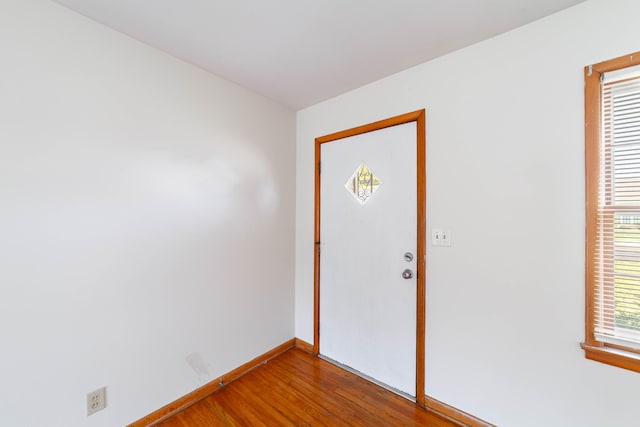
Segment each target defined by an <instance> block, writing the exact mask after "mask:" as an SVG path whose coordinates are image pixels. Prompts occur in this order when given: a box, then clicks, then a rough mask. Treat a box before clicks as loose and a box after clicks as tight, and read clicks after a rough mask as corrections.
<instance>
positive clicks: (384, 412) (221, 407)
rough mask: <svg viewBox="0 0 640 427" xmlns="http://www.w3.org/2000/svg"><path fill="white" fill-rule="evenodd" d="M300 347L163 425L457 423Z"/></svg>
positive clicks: (391, 424) (413, 424) (390, 424)
mask: <svg viewBox="0 0 640 427" xmlns="http://www.w3.org/2000/svg"><path fill="white" fill-rule="evenodd" d="M457 425H458V424H455V423H453V422H451V421H448V420H446V419H444V418H442V417H440V416H438V415H437V414H434V413H432V412H430V411H428V410H425V409H422V408H419V407H417V406H416V405H415V404H414V403H413V402H410V401H408V400H406V399H404V398H402V397H400V396H398V395H396V394H394V393H392V392H390V391H388V390H385V389H384V388H382V387H379V386H377V385H375V384H372V383H370V382H369V381H367V380H364V379H362V378H360V377H358V376H356V375H353V374H351V373H349V372H347V371H345V370H343V369H341V368H338V367H337V366H334V365H332V364H331V363H329V362H326V361H324V360H322V359H319V358H317V357H313V356H311V355H310V354H308V353H306V352H304V351H302V350H299V349H293V350H290V351H288V352H286V353H284V354H282V355H280V356H278V357H277V358H275V359H273V360H271V361H270V362H268V363H266V364H264V365H262V366H259V367H258V368H256V369H254V370H253V371H251V372H249V373H248V374H246V375H244V376H242V377H241V378H239V379H237V380H236V381H233V382H232V383H230V384H228V385H227V386H225V387H224V388H223V389H221V390H219V391H217V392H215V393H213V394H212V395H210V396H209V397H207V398H205V399H204V400H202V401H200V402H199V403H197V404H195V405H193V406H191V407H190V408H188V409H187V410H185V411H183V412H181V413H179V414H177V415H175V416H174V417H172V418H170V419H168V420H166V421H164V422H163V423H160V424H158V426H159V427H160V426H161V427H210V426H367V427H369V426H434V427H445V426H446V427H449V426H457Z"/></svg>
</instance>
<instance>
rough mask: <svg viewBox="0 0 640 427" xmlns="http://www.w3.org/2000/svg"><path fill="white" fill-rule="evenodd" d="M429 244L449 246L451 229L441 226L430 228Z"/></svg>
mask: <svg viewBox="0 0 640 427" xmlns="http://www.w3.org/2000/svg"><path fill="white" fill-rule="evenodd" d="M431 245H433V246H451V231H450V230H445V229H442V228H432V229H431Z"/></svg>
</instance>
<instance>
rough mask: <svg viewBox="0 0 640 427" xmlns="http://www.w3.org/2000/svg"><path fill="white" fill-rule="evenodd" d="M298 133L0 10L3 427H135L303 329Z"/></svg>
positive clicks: (184, 76) (35, 5) (224, 85)
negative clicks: (89, 399) (297, 272)
mask: <svg viewBox="0 0 640 427" xmlns="http://www.w3.org/2000/svg"><path fill="white" fill-rule="evenodd" d="M294 129H295V114H294V112H292V111H289V110H287V109H285V108H283V107H280V106H278V105H276V104H274V103H273V102H271V101H268V100H266V99H264V98H262V97H260V96H258V95H256V94H253V93H251V92H249V91H247V90H244V89H242V88H239V87H238V86H235V85H233V84H230V83H228V82H225V81H223V80H221V79H219V78H216V77H214V76H212V75H210V74H207V73H205V72H204V71H202V70H200V69H197V68H195V67H192V66H190V65H187V64H185V63H183V62H181V61H179V60H176V59H173V58H171V57H169V56H167V55H165V54H163V53H161V52H158V51H156V50H154V49H151V48H149V47H147V46H145V45H143V44H140V43H138V42H135V41H133V40H131V39H129V38H127V37H126V36H123V35H120V34H118V33H116V32H114V31H112V30H110V29H108V28H106V27H103V26H101V25H98V24H96V23H94V22H92V21H89V20H88V19H86V18H84V17H81V16H79V15H77V14H75V13H73V12H71V11H68V10H67V9H64V8H63V7H61V6H58V5H56V4H54V3H52V2H50V1H48V0H0V425H2V426H11V427H21V426H52V427H55V426H63V427H68V426H81V425H87V426H117V425H124V424H127V423H129V422H132V421H134V420H136V419H138V418H139V417H142V416H144V415H146V414H148V413H150V412H151V411H153V410H155V409H158V408H160V407H161V406H163V405H164V404H166V403H168V402H170V401H173V400H174V399H176V398H178V397H181V396H182V395H184V394H186V393H188V392H190V391H191V390H193V389H195V388H196V387H198V386H200V385H202V384H204V383H205V382H207V381H209V380H212V379H213V378H215V377H216V376H218V375H221V374H223V373H225V372H228V371H229V370H231V369H233V368H236V367H237V366H239V365H240V364H242V363H244V362H246V361H248V360H250V359H251V358H253V357H255V356H257V355H260V354H262V353H264V352H265V351H267V350H269V349H271V348H273V347H275V346H277V345H279V344H282V343H283V342H285V341H286V340H288V339H290V338H292V337H293V336H294V311H293V303H294V286H293V278H294V274H293V271H294V270H293V269H294V264H293V257H294V251H293V248H294V226H293V223H294V207H295V206H294V195H295V194H294V188H295V172H294V167H295V130H294ZM194 353H197V355H199V357H200V358H201V359H202V361H203V362H204V364H205V369H206V370H207V371H208V373H205V374H204V375H200V376H199V375H197V374H196V373H195V372H194V370H193V369H192V368H191V367H190V366H189V365H188V363H187V360H186V358H187V356H189V355H191V354H194ZM103 385H106V386H107V387H108V405H109V406H108V408H107V409H106V410H104V411H102V412H99V413H96V414H95V415H92V416H91V417H88V418H87V417H86V413H85V405H86V401H85V398H86V393H87V392H89V391H92V390H94V389H96V388H98V387H101V386H103Z"/></svg>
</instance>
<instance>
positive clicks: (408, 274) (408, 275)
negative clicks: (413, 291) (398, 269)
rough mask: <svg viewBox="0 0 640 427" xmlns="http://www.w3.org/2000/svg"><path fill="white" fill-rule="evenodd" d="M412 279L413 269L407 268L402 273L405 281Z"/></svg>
mask: <svg viewBox="0 0 640 427" xmlns="http://www.w3.org/2000/svg"><path fill="white" fill-rule="evenodd" d="M412 277H413V271H411V269H409V268H407V269H406V270H404V271H403V272H402V278H403V279H411V278H412Z"/></svg>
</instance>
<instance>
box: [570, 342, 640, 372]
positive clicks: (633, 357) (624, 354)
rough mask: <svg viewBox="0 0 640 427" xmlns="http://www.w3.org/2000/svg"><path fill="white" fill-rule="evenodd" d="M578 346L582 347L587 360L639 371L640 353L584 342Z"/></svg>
mask: <svg viewBox="0 0 640 427" xmlns="http://www.w3.org/2000/svg"><path fill="white" fill-rule="evenodd" d="M580 347H582V349H583V350H584V355H585V357H586V358H587V359H589V360H595V361H596V362H601V363H606V364H607V365H612V366H617V367H618V368H623V369H628V370H630V371H634V372H640V354H637V353H632V352H630V351H624V350H620V349H617V348H612V347H606V346H602V347H598V346H592V345H588V344H585V343H582V344H580Z"/></svg>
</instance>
